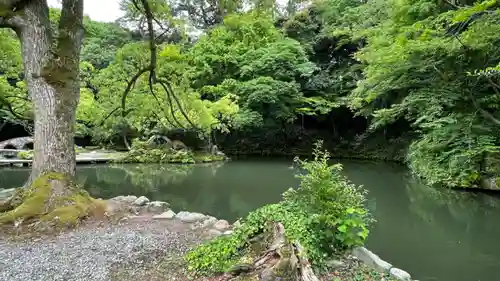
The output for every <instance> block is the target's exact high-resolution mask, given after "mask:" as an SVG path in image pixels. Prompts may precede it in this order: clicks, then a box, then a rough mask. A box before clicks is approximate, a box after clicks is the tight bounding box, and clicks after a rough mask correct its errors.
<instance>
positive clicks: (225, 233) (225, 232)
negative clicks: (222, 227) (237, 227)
mask: <svg viewBox="0 0 500 281" xmlns="http://www.w3.org/2000/svg"><path fill="white" fill-rule="evenodd" d="M222 234H223V235H231V234H233V231H232V230H226V231H224V233H222Z"/></svg>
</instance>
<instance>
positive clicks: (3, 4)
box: [0, 0, 30, 31]
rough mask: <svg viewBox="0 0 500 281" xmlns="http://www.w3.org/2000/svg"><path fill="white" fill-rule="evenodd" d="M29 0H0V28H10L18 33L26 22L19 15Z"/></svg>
mask: <svg viewBox="0 0 500 281" xmlns="http://www.w3.org/2000/svg"><path fill="white" fill-rule="evenodd" d="M29 1H30V0H0V13H1V14H2V16H1V17H0V28H11V29H13V30H16V31H18V30H19V29H21V28H22V27H24V26H25V24H26V22H25V21H24V19H23V18H22V17H21V15H20V13H19V12H20V11H22V10H23V9H24V7H25V6H26V4H27V3H28V2H29Z"/></svg>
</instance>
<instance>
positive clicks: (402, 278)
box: [389, 267, 411, 281]
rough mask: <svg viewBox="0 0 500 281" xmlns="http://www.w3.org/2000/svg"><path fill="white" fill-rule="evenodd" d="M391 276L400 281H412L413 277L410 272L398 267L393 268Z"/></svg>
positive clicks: (390, 272)
mask: <svg viewBox="0 0 500 281" xmlns="http://www.w3.org/2000/svg"><path fill="white" fill-rule="evenodd" d="M389 274H390V275H391V277H393V278H395V279H396V280H398V281H411V276H410V274H409V273H408V272H406V271H404V270H402V269H399V268H396V267H393V268H391V270H390V271H389Z"/></svg>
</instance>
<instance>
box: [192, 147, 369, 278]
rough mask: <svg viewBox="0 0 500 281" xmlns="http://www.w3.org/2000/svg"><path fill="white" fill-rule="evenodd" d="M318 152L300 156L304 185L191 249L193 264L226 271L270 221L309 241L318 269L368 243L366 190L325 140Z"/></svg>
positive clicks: (201, 269)
mask: <svg viewBox="0 0 500 281" xmlns="http://www.w3.org/2000/svg"><path fill="white" fill-rule="evenodd" d="M313 156H314V158H313V159H312V160H310V161H303V160H300V159H297V158H296V160H294V161H296V163H297V164H298V165H299V167H300V170H301V173H300V174H298V175H297V177H298V178H300V180H301V183H300V185H299V187H298V188H295V189H289V190H288V191H286V192H285V193H284V194H283V199H282V201H280V202H279V203H276V204H270V205H266V206H264V207H261V208H259V209H257V210H255V211H253V212H251V213H250V214H249V215H248V216H247V217H246V218H244V219H243V220H242V222H241V225H240V226H238V227H236V228H235V230H234V232H233V233H232V234H231V235H228V236H222V237H218V238H216V239H214V240H212V241H209V242H207V243H205V244H202V245H200V246H198V247H197V248H195V249H194V250H192V251H190V252H189V253H188V254H187V255H186V256H185V259H186V261H187V263H188V267H189V270H190V271H192V272H194V273H196V274H201V275H210V274H214V273H221V272H226V271H227V270H228V269H230V268H231V267H232V266H233V265H235V264H236V263H237V262H238V260H239V259H240V258H241V257H243V256H244V255H245V253H246V252H247V250H248V246H249V240H250V239H251V238H252V237H254V236H255V235H257V234H259V233H261V232H262V231H263V230H264V227H265V226H266V223H267V222H269V221H278V222H281V223H282V224H283V226H284V227H285V230H286V235H287V238H288V239H290V240H291V241H299V242H300V243H301V245H303V247H304V248H305V250H306V253H307V256H308V259H309V260H310V261H311V263H312V265H313V266H314V267H315V268H316V269H324V268H325V266H324V264H325V260H326V259H329V258H331V257H333V256H335V255H336V254H340V253H342V252H343V251H344V250H347V249H349V248H352V247H354V246H358V245H362V244H364V241H365V239H366V237H367V235H368V232H369V231H368V229H367V226H368V224H369V223H370V222H371V221H372V218H371V216H370V215H369V213H368V211H367V210H366V209H365V208H364V207H363V203H364V201H365V192H364V191H363V190H362V189H361V187H359V186H356V185H353V184H352V183H350V182H349V181H348V179H347V178H345V177H344V176H342V175H341V174H340V173H341V170H342V166H341V165H340V164H335V165H330V164H329V159H330V155H329V153H328V152H326V151H323V150H322V142H320V141H319V142H317V143H316V145H315V149H314V153H313Z"/></svg>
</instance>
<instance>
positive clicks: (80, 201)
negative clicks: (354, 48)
mask: <svg viewBox="0 0 500 281" xmlns="http://www.w3.org/2000/svg"><path fill="white" fill-rule="evenodd" d="M16 196H17V197H18V198H17V199H16V201H17V202H18V203H16V204H12V206H11V207H12V208H11V210H10V211H7V212H5V213H3V214H0V224H8V223H13V222H17V221H41V222H47V223H51V224H52V225H54V226H75V225H77V224H78V222H79V221H80V220H81V219H83V218H85V217H87V216H89V215H91V214H92V213H94V212H103V213H104V210H105V208H106V205H105V203H104V202H103V201H102V200H96V199H93V198H92V197H91V196H90V195H89V194H88V193H87V192H86V191H85V190H83V189H81V188H79V187H77V186H76V185H73V184H72V183H71V181H69V180H67V178H66V177H64V176H62V175H60V174H57V173H48V174H45V175H43V176H40V177H39V178H37V179H36V180H35V181H34V182H33V183H32V184H31V186H30V187H28V188H23V189H20V192H18V194H17V195H16Z"/></svg>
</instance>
